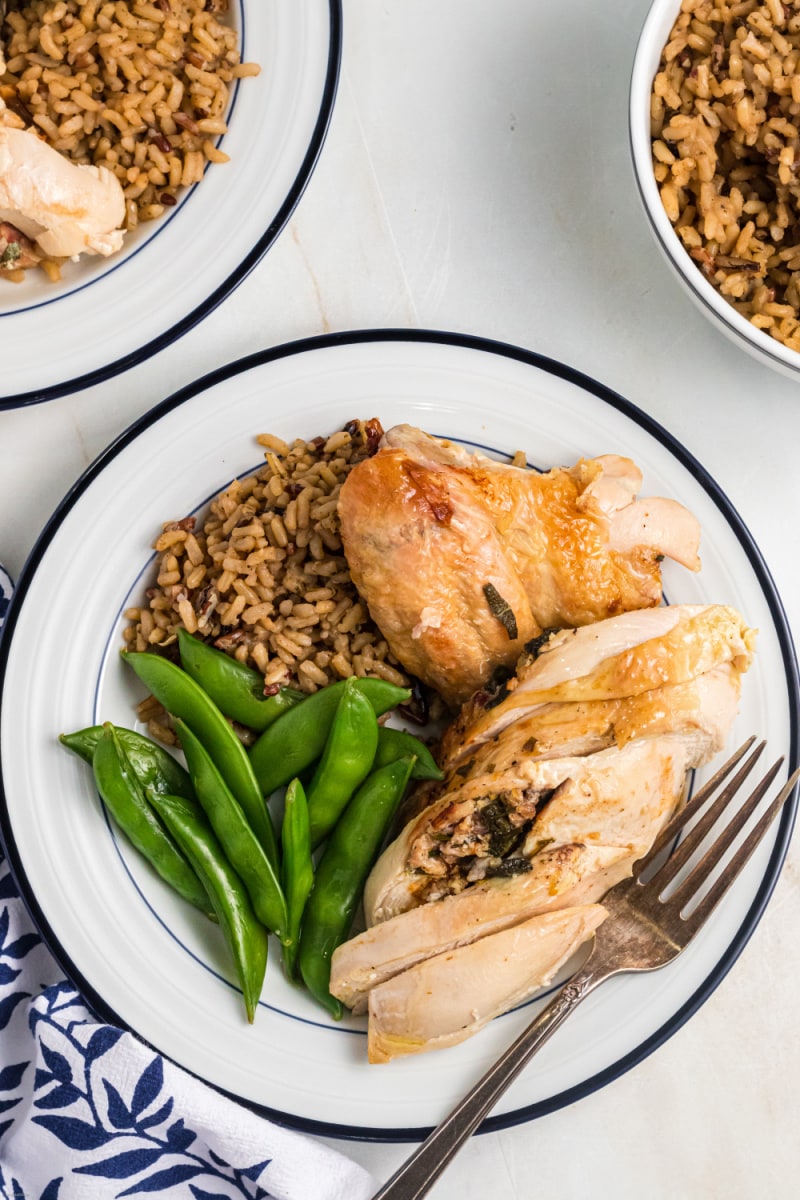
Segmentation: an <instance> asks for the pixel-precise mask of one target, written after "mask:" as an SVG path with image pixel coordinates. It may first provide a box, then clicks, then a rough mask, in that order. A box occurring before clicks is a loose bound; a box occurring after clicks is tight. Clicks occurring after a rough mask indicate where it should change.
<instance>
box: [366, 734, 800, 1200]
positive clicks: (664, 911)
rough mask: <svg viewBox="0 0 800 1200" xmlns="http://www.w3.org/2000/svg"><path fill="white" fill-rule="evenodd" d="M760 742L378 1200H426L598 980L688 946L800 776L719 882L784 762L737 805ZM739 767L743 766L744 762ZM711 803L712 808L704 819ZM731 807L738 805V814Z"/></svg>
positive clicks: (670, 832)
mask: <svg viewBox="0 0 800 1200" xmlns="http://www.w3.org/2000/svg"><path fill="white" fill-rule="evenodd" d="M755 741H756V739H755V737H751V738H749V739H748V740H747V741H746V742H745V743H744V745H742V746H740V747H739V749H738V750H737V751H736V753H735V754H733V755H732V757H731V758H730V759H728V761H727V762H726V763H725V764H724V765H723V766H722V767H720V769H719V770H718V771H717V773H716V774H715V775H714V776H713V777H712V778H711V779H710V780H709V781H708V783H706V784H705V786H704V787H702V788H701V789H700V790H699V791H698V792H697V793H696V794H695V795H694V796H693V797H692V798H691V800H689V802H688V803H687V804H685V805H684V806H683V807H682V808H681V809H680V810H679V811H678V812H677V813H676V814H675V815H674V816H673V818H672V819H671V820H670V821H669V822H668V823H667V825H666V826H665V827H664V829H663V830H662V831H661V833H660V834H659V836H658V838H657V839H656V841H655V842H654V844H653V846H652V847H651V849H650V851H649V852H648V853H647V854H646V855H645V857H644V858H642V859H640V860H639V861H638V862H636V863H635V864H634V867H633V874H632V875H631V876H630V877H629V878H627V879H624V880H623V881H622V883H618V884H617V885H616V887H614V888H612V889H611V891H609V892H608V893H607V894H606V895H605V896H604V898H603V901H602V903H603V906H604V907H605V908H606V909H607V910H608V916H607V917H606V919H605V921H604V922H603V924H602V925H600V927H599V928H598V929H597V931H596V933H595V935H594V942H593V945H592V949H591V951H590V953H589V957H588V958H587V959H586V961H585V963H584V965H583V966H582V967H581V968H580V969H579V970H578V971H577V973H576V974H575V975H573V976H572V978H571V979H570V980H569V982H568V983H566V984H565V985H564V987H562V988H561V990H560V991H559V992H558V993H557V994H556V996H555V997H554V998H553V1000H551V1001H550V1003H549V1004H548V1005H547V1007H546V1008H544V1009H543V1010H542V1011H541V1012H540V1013H539V1014H538V1015H537V1016H536V1017H535V1018H534V1020H533V1021H532V1022H531V1024H530V1025H529V1026H528V1028H527V1029H526V1030H524V1031H523V1033H521V1034H520V1036H519V1037H518V1038H517V1039H516V1041H515V1042H514V1043H513V1044H512V1045H511V1046H509V1048H508V1049H507V1050H506V1051H505V1053H504V1054H502V1055H501V1057H500V1058H499V1059H498V1060H497V1062H496V1063H495V1064H494V1066H493V1067H491V1068H490V1069H489V1071H487V1073H486V1074H485V1075H484V1076H483V1078H482V1079H481V1080H480V1081H479V1082H478V1083H477V1084H476V1086H475V1087H474V1088H473V1089H472V1091H471V1092H470V1093H469V1094H468V1095H467V1096H465V1097H464V1099H463V1100H462V1101H461V1102H460V1103H459V1104H458V1105H457V1106H456V1107H455V1108H454V1109H453V1111H452V1112H451V1113H450V1115H449V1116H447V1117H445V1119H444V1120H443V1121H442V1123H441V1124H440V1125H438V1126H437V1128H436V1129H434V1131H433V1133H431V1134H430V1135H429V1137H428V1138H427V1139H426V1140H425V1141H424V1142H423V1143H422V1145H421V1146H420V1147H419V1148H418V1149H417V1150H416V1151H415V1152H414V1154H412V1155H411V1157H410V1158H409V1159H407V1161H406V1162H405V1163H404V1164H403V1166H401V1167H400V1168H399V1170H397V1171H396V1172H395V1174H394V1175H393V1176H392V1178H391V1179H390V1180H389V1181H388V1183H386V1184H385V1185H384V1186H383V1187H382V1188H381V1189H380V1190H379V1191H377V1192H376V1193H375V1195H374V1196H373V1200H419V1198H420V1197H421V1196H425V1195H427V1193H428V1191H429V1190H430V1188H431V1187H432V1186H433V1184H434V1183H435V1182H436V1180H437V1179H438V1178H439V1176H440V1175H441V1174H442V1172H443V1171H444V1169H445V1167H446V1166H447V1165H448V1164H449V1163H450V1162H451V1161H452V1159H453V1158H454V1157H455V1155H456V1153H457V1152H458V1150H459V1149H460V1148H461V1146H462V1145H463V1144H464V1142H466V1141H467V1140H468V1138H469V1137H470V1136H471V1134H472V1133H474V1131H475V1129H477V1127H478V1125H479V1124H480V1123H481V1121H482V1120H483V1118H484V1117H485V1116H486V1115H487V1113H489V1112H490V1111H491V1109H492V1108H493V1107H494V1105H495V1104H496V1102H497V1101H498V1100H499V1099H500V1097H501V1096H502V1094H503V1093H504V1092H505V1091H506V1089H507V1088H508V1087H509V1085H510V1084H511V1083H512V1082H513V1081H514V1079H516V1077H517V1076H518V1075H519V1074H520V1072H521V1071H522V1070H523V1068H524V1067H525V1066H526V1065H527V1063H528V1062H529V1061H530V1059H531V1058H532V1057H533V1055H534V1054H535V1053H536V1052H537V1050H539V1049H540V1048H541V1047H542V1046H543V1045H544V1043H545V1042H546V1041H547V1040H548V1038H550V1037H551V1036H552V1034H553V1033H554V1032H555V1030H556V1029H558V1027H559V1025H561V1024H562V1023H563V1022H564V1021H565V1020H566V1019H567V1017H568V1016H569V1015H570V1013H572V1012H574V1010H575V1009H576V1008H577V1006H578V1005H579V1004H580V1002H581V1001H582V1000H584V999H585V998H586V997H587V996H588V995H589V993H590V992H592V991H594V989H595V988H596V987H597V986H598V984H601V983H603V981H604V980H606V979H609V978H610V977H611V976H612V975H618V974H621V973H622V972H627V971H652V970H654V969H656V968H657V967H663V966H664V965H665V964H666V963H668V962H671V961H672V959H674V958H675V957H677V955H678V954H680V952H681V951H682V950H684V949H685V948H686V946H688V944H689V942H690V941H691V940H692V938H694V936H695V935H696V934H697V932H698V930H700V929H701V928H702V926H703V925H704V924H705V922H706V921H707V920H708V918H709V916H710V915H711V913H712V912H713V911H714V909H715V908H716V906H717V905H718V904H719V902H720V900H721V899H722V897H723V896H724V894H725V893H726V892H727V890H728V888H729V887H730V886H731V884H732V883H733V881H734V879H736V877H737V875H738V874H739V873H740V871H741V870H742V868H743V867H744V865H745V863H746V862H747V860H748V859H749V858H750V855H751V854H752V853H753V851H754V850H755V848H756V846H758V844H759V842H760V841H761V839H762V838H763V836H764V834H765V833H766V832H767V830H768V828H769V826H770V825H771V823H772V821H773V820H774V818H775V817H776V815H777V814H778V812H779V811H780V809H781V807H782V806H783V804H784V803H785V802H786V800H787V798H788V797H789V796H790V795H791V793H792V790H793V789H794V786H795V784H796V782H797V781H798V779H800V767H799V768H798V769H797V770H796V771H795V772H794V773H793V774H792V776H791V777H790V779H789V780H788V781H787V783H786V784H785V785H784V787H783V788H782V789H781V791H780V793H779V794H778V795H777V796H776V797H775V799H774V800H773V801H772V802H771V803H770V805H769V807H768V808H767V809H766V811H765V812H764V813H763V815H762V816H761V817H760V818H759V820H758V823H757V824H756V825H755V826H754V827H753V828H752V830H751V831H750V832H749V833H748V834H747V836H746V837H745V838H744V839H743V840H742V841H741V842H740V844H739V845H738V846H737V848H736V849H735V851H734V852H733V853H732V854H731V857H730V859H729V861H727V862H726V863H725V865H724V866H723V867H722V869H721V870H720V871H719V872H718V873H717V875H716V876H714V872H715V870H716V868H717V867H719V865H720V863H721V862H722V860H723V858H724V856H725V855H726V853H727V852H729V851H730V850H731V848H732V847H733V845H734V843H735V842H736V839H737V838H738V836H739V835H740V834H741V833H742V831H743V829H744V827H745V825H746V824H747V822H748V821H749V820H750V818H751V817H753V816H754V814H755V812H756V809H757V808H758V806H759V804H760V803H761V801H762V799H763V798H764V796H765V795H766V793H767V791H768V789H769V787H770V785H771V784H772V782H773V781H774V779H775V777H776V775H777V774H778V771H779V770H780V768H781V765H782V763H783V759H782V758H779V759H778V761H777V762H775V763H773V765H772V766H771V767H770V768H769V770H768V771H767V772H766V773H765V774H764V775H763V777H762V778H761V779H760V780H759V782H758V783H757V784H756V786H755V788H754V789H753V791H752V792H751V794H750V795H749V796H748V797H747V799H746V800H744V802H743V803H741V804H740V805H739V806H738V807H736V805H735V804H734V803H733V801H734V800H735V799H736V797H737V796H738V794H739V792H740V790H741V788H742V784H743V783H744V780H745V779H746V777H747V776H748V775H749V774H750V772H751V770H752V769H753V767H754V766H755V763H756V761H757V760H758V758H759V756H760V755H761V753H762V751H763V749H764V747H765V745H766V742H764V741H762V742H759V744H758V745H756V746H755V748H754V749H753V750H752V753H750V754H749V756H748V757H747V758H745V755H747V754H748V751H750V750H751V748H752V747H753V744H754V742H755ZM742 760H744V761H742ZM739 763H741V764H742V765H741V766H739ZM737 766H739V769H738V771H737V772H736V774H735V775H734V776H733V778H732V779H731V780H730V781H729V782H728V783H727V785H726V786H725V787H724V788H723V789H722V790H721V791H720V792H719V795H717V797H716V799H713V802H712V803H710V804H709V801H712V798H713V797H714V795H715V793H716V792H717V790H718V789H719V788H720V787H721V785H722V784H723V783H724V782H725V780H726V779H727V778H728V776H729V775H730V774H731V772H732V771H733V770H734V768H736V767H737ZM707 804H708V805H709V807H708V809H707V811H706V812H704V813H703V815H702V816H698V814H700V812H701V810H702V809H703V808H704V807H705V806H706V805H707ZM730 809H735V811H734V812H733V814H732V815H731V814H730V812H729V810H730ZM723 817H725V818H726V822H727V823H726V824H725V825H724V827H723V828H722V829H721V831H719V832H717V833H716V836H715V837H714V840H713V841H712V842H711V843H710V845H708V848H707V849H705V850H704V852H703V853H702V856H701V857H700V858H699V859H697V855H698V853H699V852H700V851H701V849H703V844H704V843H706V842H707V840H708V838H709V836H710V835H711V833H712V831H714V827H715V826H716V825H717V823H718V822H719V821H720V820H721V819H722V818H723ZM695 818H697V820H696V821H695ZM693 822H694V823H693ZM690 826H691V828H690ZM687 829H688V830H689V832H688V833H686V836H685V837H683V838H682V839H681V837H680V835H681V834H682V833H683V832H684V831H685V830H687ZM669 846H672V850H671V852H668V854H667V856H666V861H662V860H663V859H664V857H665V851H667V848H668V847H669ZM693 860H696V861H693ZM671 885H674V886H671ZM706 885H709V886H706ZM704 888H705V889H706V890H704ZM698 894H699V897H700V898H699V900H698V901H697V903H696V904H694V905H693V904H692V901H694V900H695V899H696V898H697V897H698Z"/></svg>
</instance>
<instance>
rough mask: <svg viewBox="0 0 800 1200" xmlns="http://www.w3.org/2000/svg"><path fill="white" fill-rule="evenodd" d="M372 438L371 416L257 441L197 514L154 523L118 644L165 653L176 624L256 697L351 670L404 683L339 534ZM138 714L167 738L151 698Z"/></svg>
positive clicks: (313, 686) (375, 432)
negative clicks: (317, 433)
mask: <svg viewBox="0 0 800 1200" xmlns="http://www.w3.org/2000/svg"><path fill="white" fill-rule="evenodd" d="M381 434H382V429H381V427H380V424H379V422H378V421H377V420H371V421H351V422H349V423H348V424H347V425H346V426H345V427H344V428H343V429H341V430H338V431H337V432H335V433H333V434H332V435H331V436H330V437H328V438H322V437H319V438H315V439H313V440H312V441H305V440H304V439H297V440H295V441H293V442H292V443H291V445H287V444H286V442H284V441H282V440H281V439H280V438H277V437H273V436H272V435H270V434H264V435H261V436H260V437H259V438H258V441H259V442H260V444H261V445H262V446H263V447H264V457H265V464H264V466H263V467H261V468H260V469H259V470H258V471H257V472H255V474H253V475H249V476H247V477H246V478H242V479H235V480H234V481H233V482H232V483H231V484H230V485H229V486H228V487H227V488H226V489H225V490H224V491H223V492H221V493H220V494H219V495H218V496H216V497H215V498H214V500H213V501H212V502H211V504H210V505H209V508H208V511H207V513H206V514H205V515H203V516H202V517H201V518H199V519H197V518H195V517H193V516H192V517H186V518H183V519H181V520H176V521H169V522H167V523H166V524H165V525H164V526H163V529H162V532H161V535H160V536H159V537H158V539H157V540H156V542H155V550H156V553H157V562H156V581H155V585H154V586H153V587H151V588H150V589H148V592H147V603H146V604H143V605H142V606H141V607H138V608H130V609H128V610H127V611H126V613H125V617H126V619H127V620H128V622H129V624H128V626H127V627H126V628H125V630H124V634H123V636H124V640H125V643H126V647H127V648H128V649H130V650H134V649H135V650H158V651H161V652H164V653H171V648H173V647H174V645H175V642H176V638H177V630H178V628H179V627H180V626H183V627H184V628H185V629H187V630H188V631H189V632H190V633H192V634H195V635H197V636H198V637H201V638H203V639H204V640H205V641H208V642H209V643H210V644H212V645H214V646H216V647H217V648H218V649H222V650H225V651H226V652H227V653H229V654H231V655H232V656H233V657H235V658H237V659H238V660H239V661H240V662H243V663H246V664H247V665H248V666H251V667H253V668H255V669H256V670H257V671H259V672H260V673H261V674H262V675H263V677H264V689H265V695H269V694H271V693H274V692H277V691H278V689H279V688H280V687H281V686H285V685H291V686H293V687H297V688H300V689H301V690H303V691H305V692H314V691H316V690H317V689H318V688H321V687H325V686H326V685H327V684H329V683H334V682H336V681H337V680H338V679H344V678H346V677H347V676H348V675H358V676H373V677H378V678H382V679H388V680H389V681H390V682H392V683H397V684H399V685H400V686H407V685H408V684H409V680H408V676H407V675H406V674H405V673H404V672H403V670H402V669H401V668H400V667H399V665H398V664H397V662H396V660H395V659H393V658H392V656H391V654H390V653H389V648H388V645H387V643H386V641H385V639H384V638H383V636H382V634H381V633H380V631H379V630H378V628H377V626H376V625H375V624H374V622H373V621H372V619H371V618H370V615H369V612H368V611H367V608H366V605H365V604H364V603H363V601H362V600H361V599H360V597H359V595H358V592H357V591H356V588H355V585H354V584H353V582H352V579H351V577H350V572H349V570H348V567H347V561H346V559H345V557H344V554H343V551H342V544H341V539H340V537H339V521H338V514H337V501H338V496H339V491H340V489H341V486H342V483H343V482H344V479H345V478H346V476H347V474H348V472H349V471H350V470H351V468H352V467H354V466H355V465H356V463H358V462H360V461H361V460H362V459H363V458H365V457H366V456H367V455H368V454H370V453H372V452H373V451H374V449H375V448H376V446H377V443H378V440H379V438H380V436H381ZM139 715H140V717H141V718H142V719H143V720H145V721H147V723H148V727H149V731H150V733H151V735H153V736H155V737H157V738H159V739H160V740H162V741H172V740H174V739H173V735H172V734H171V731H170V729H169V726H168V723H167V722H166V719H165V715H164V714H163V710H161V709H160V706H159V705H157V703H155V702H153V701H145V703H144V706H143V707H142V708H140V713H139Z"/></svg>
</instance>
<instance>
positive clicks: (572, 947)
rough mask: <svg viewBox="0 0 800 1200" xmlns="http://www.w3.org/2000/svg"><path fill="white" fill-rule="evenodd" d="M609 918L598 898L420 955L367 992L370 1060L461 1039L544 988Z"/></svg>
mask: <svg viewBox="0 0 800 1200" xmlns="http://www.w3.org/2000/svg"><path fill="white" fill-rule="evenodd" d="M606 916H607V913H606V910H605V909H604V908H603V907H602V905H599V904H592V905H584V906H581V907H575V908H567V909H563V910H561V911H559V912H552V913H544V914H542V915H540V916H536V917H533V918H531V919H530V920H528V921H523V922H522V923H520V924H518V925H514V926H512V927H511V928H510V929H505V930H502V931H500V932H499V933H494V934H490V935H488V936H487V937H482V938H480V939H479V940H478V941H476V942H472V943H470V944H469V945H466V946H461V947H459V948H458V949H455V950H452V951H449V952H447V953H444V954H437V955H436V956H435V957H433V958H429V959H426V960H425V961H424V962H421V963H418V964H417V965H416V966H414V967H410V968H409V969H408V970H407V971H402V972H401V973H400V974H398V975H395V976H394V977H393V978H391V979H389V980H387V981H386V982H385V983H381V984H379V985H378V986H377V987H374V988H373V989H372V991H371V992H370V994H369V1024H368V1034H367V1053H368V1058H369V1061H370V1062H371V1063H386V1062H389V1061H390V1060H391V1059H393V1058H397V1057H399V1056H400V1055H403V1054H418V1053H420V1052H421V1051H424V1050H436V1049H441V1048H443V1047H445V1046H453V1045H455V1044H456V1043H458V1042H462V1041H464V1040H465V1039H466V1038H468V1037H471V1036H472V1035H473V1034H475V1033H477V1032H478V1030H480V1029H482V1028H483V1026H484V1025H486V1024H487V1023H488V1022H489V1021H491V1020H492V1019H493V1018H494V1017H497V1016H499V1015H500V1014H501V1013H504V1012H508V1011H509V1009H511V1008H514V1007H515V1006H516V1005H517V1004H521V1003H522V1002H523V1001H524V1000H527V999H528V998H529V997H530V996H532V995H534V993H535V992H537V991H539V989H540V988H542V987H546V986H547V984H548V983H550V982H551V981H552V979H553V978H554V977H555V975H556V974H557V972H558V971H559V970H560V969H561V967H562V966H564V964H565V963H566V962H568V961H569V959H570V958H572V956H573V954H575V953H576V951H577V950H578V949H579V948H580V947H581V946H582V945H583V944H584V943H585V942H586V941H588V939H589V938H590V937H592V935H593V934H594V931H595V929H597V927H598V926H599V925H600V924H601V923H602V921H603V920H604V919H605V917H606Z"/></svg>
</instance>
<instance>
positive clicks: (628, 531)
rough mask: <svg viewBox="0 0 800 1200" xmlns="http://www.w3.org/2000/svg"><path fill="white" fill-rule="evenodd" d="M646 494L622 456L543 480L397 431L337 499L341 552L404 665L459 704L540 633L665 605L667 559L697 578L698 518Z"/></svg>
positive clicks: (510, 663) (418, 435)
mask: <svg viewBox="0 0 800 1200" xmlns="http://www.w3.org/2000/svg"><path fill="white" fill-rule="evenodd" d="M640 486H641V474H640V472H639V470H638V468H637V467H636V466H635V464H634V463H632V462H631V460H630V459H626V458H621V457H619V456H616V455H606V456H603V457H601V458H597V459H582V460H581V461H580V462H579V463H578V464H577V465H576V466H574V467H571V468H560V467H559V468H555V469H554V470H552V471H548V472H546V473H544V474H540V473H539V472H537V471H533V470H527V469H522V468H518V467H512V466H508V465H507V464H503V463H498V462H495V461H494V460H492V459H489V458H486V457H484V456H483V455H480V454H469V453H467V452H466V451H465V450H463V449H462V448H460V447H458V446H455V445H453V444H452V443H450V442H446V441H442V440H439V439H436V438H432V437H430V436H428V435H427V434H425V433H422V432H421V431H420V430H418V429H414V428H413V427H411V426H407V425H401V426H395V427H394V428H393V429H390V430H389V431H388V432H387V433H386V434H385V435H384V438H383V440H382V443H381V446H380V449H379V450H378V452H377V453H376V454H375V455H374V456H373V457H372V458H369V459H366V460H365V461H364V462H362V463H360V464H359V465H358V466H357V467H356V468H355V469H354V470H353V471H352V472H351V473H350V475H349V477H348V479H347V480H346V482H345V484H344V486H343V488H342V492H341V496H340V500H339V515H340V518H341V527H342V539H343V544H344V550H345V554H346V556H347V561H348V564H349V566H350V570H351V573H352V575H353V578H354V580H355V583H356V585H357V587H358V589H359V591H360V592H361V594H362V596H363V597H364V599H365V600H366V602H367V604H368V606H369V609H370V612H371V614H372V616H373V618H374V620H375V621H376V622H377V624H378V625H379V626H380V628H381V630H382V631H383V633H384V636H385V637H386V639H387V641H388V642H389V645H390V647H391V649H392V652H393V654H394V655H395V657H396V658H397V659H398V660H399V661H400V662H401V663H402V664H403V666H404V667H405V668H406V669H407V670H408V671H409V672H411V673H412V674H414V675H416V676H417V677H418V678H419V679H421V680H423V682H425V683H428V684H430V685H431V686H432V687H434V688H435V689H436V690H437V691H438V692H439V693H440V694H441V695H442V696H443V697H444V698H445V700H446V701H447V702H448V703H450V704H451V705H456V704H459V703H461V702H463V701H464V700H465V699H466V698H467V697H468V696H469V695H470V694H471V693H472V692H473V691H475V689H476V688H478V687H479V686H481V684H483V683H485V682H486V681H487V680H488V678H489V677H490V676H491V675H492V673H493V672H494V671H495V670H496V669H497V668H498V667H507V668H510V667H513V665H514V663H515V662H516V660H517V658H518V657H519V655H520V653H521V651H522V650H523V648H524V646H525V644H526V643H527V642H529V641H530V640H531V639H532V638H535V637H538V636H539V635H540V634H541V633H542V631H543V630H544V629H546V628H551V627H559V628H560V627H565V626H569V627H576V626H581V625H585V624H588V623H590V622H593V621H597V620H601V619H602V618H604V617H607V616H610V615H612V614H614V613H619V612H625V611H629V610H631V609H637V608H647V607H651V606H653V605H656V604H658V603H659V601H660V599H661V572H660V561H661V559H662V558H663V557H664V556H665V555H668V556H670V557H672V558H675V559H676V560H677V561H679V562H682V563H683V564H684V565H685V566H687V567H688V568H689V569H691V570H696V569H697V568H698V567H699V559H698V557H697V547H698V543H699V526H698V524H697V522H696V521H695V519H694V517H692V516H691V514H690V513H688V512H687V510H686V509H685V508H683V507H682V506H681V505H680V504H677V503H676V502H674V501H671V500H663V499H653V500H647V501H644V500H636V499H635V496H636V494H637V492H638V490H639V488H640Z"/></svg>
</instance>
